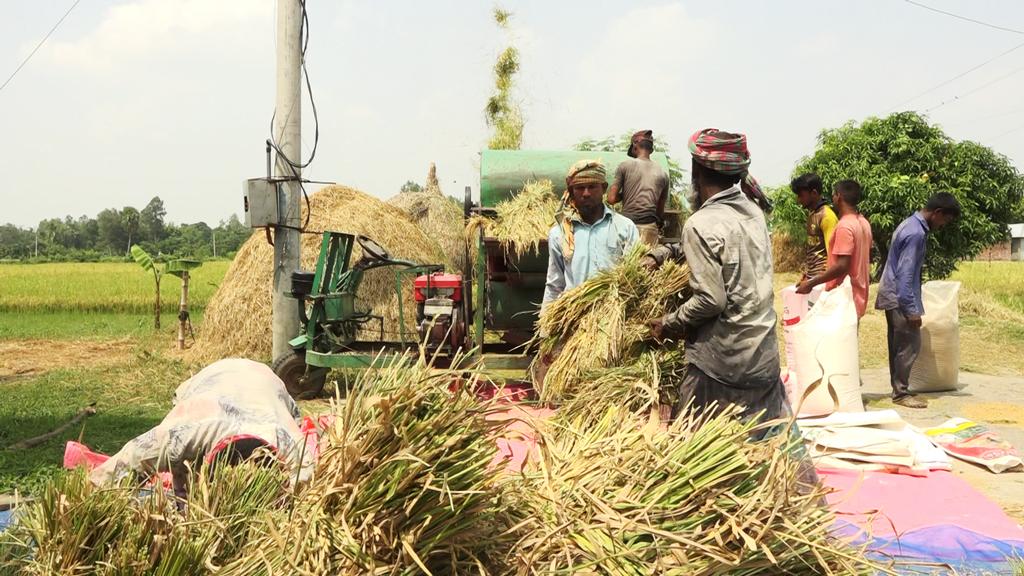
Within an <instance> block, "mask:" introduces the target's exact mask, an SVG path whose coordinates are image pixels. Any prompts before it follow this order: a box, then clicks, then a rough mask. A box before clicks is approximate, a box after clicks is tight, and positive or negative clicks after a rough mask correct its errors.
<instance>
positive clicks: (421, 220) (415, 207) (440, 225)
mask: <svg viewBox="0 0 1024 576" xmlns="http://www.w3.org/2000/svg"><path fill="white" fill-rule="evenodd" d="M388 204H390V205H392V206H394V207H396V208H398V209H399V210H401V211H403V212H405V213H406V214H408V215H409V217H410V218H411V219H412V221H413V222H415V223H416V225H417V226H418V227H419V229H420V230H422V231H423V233H424V234H425V235H426V236H427V237H428V238H431V239H433V240H434V241H436V242H437V243H438V244H440V246H441V250H442V251H443V252H444V257H445V265H446V266H447V267H448V269H449V270H450V271H453V272H462V270H463V269H464V268H463V267H464V265H465V262H466V238H465V235H464V233H463V226H464V223H463V215H462V207H461V206H460V205H459V204H458V203H457V202H456V201H455V199H453V198H450V197H448V196H444V195H442V194H441V192H440V190H438V191H437V192H429V191H424V192H403V193H401V194H398V195H396V196H393V197H391V198H390V199H389V200H388Z"/></svg>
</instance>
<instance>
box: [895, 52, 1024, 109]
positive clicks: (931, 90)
mask: <svg viewBox="0 0 1024 576" xmlns="http://www.w3.org/2000/svg"><path fill="white" fill-rule="evenodd" d="M1021 48H1024V42H1022V43H1020V44H1017V45H1016V46H1014V47H1012V48H1010V49H1009V50H1006V51H1004V52H1000V53H999V54H996V55H995V56H993V57H991V58H989V59H988V60H985V61H984V62H982V63H981V64H977V65H975V66H972V67H970V68H968V69H967V70H965V71H963V72H961V73H959V74H957V75H956V76H953V77H952V78H950V79H949V80H945V81H943V82H940V83H939V84H936V85H935V86H932V87H931V88H929V89H927V90H925V91H924V92H921V93H920V94H918V95H916V96H914V97H912V98H908V99H906V100H904V101H903V102H900V103H899V104H897V105H895V106H893V107H892V108H889V110H887V112H892V111H893V110H896V109H897V108H901V107H903V106H905V105H906V104H909V103H911V102H913V101H914V100H917V99H918V98H920V97H922V96H927V95H928V94H931V93H932V92H935V91H936V90H938V89H939V88H942V87H944V86H947V85H949V84H951V83H953V82H955V81H957V80H959V79H961V78H963V77H964V76H967V75H968V74H970V73H971V72H974V71H975V70H978V69H979V68H982V67H984V66H987V65H989V64H991V63H992V62H995V61H996V60H998V59H1000V58H1002V57H1003V56H1006V55H1007V54H1010V53H1012V52H1015V51H1017V50H1020V49H1021Z"/></svg>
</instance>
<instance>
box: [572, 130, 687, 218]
mask: <svg viewBox="0 0 1024 576" xmlns="http://www.w3.org/2000/svg"><path fill="white" fill-rule="evenodd" d="M632 138H633V133H632V132H626V133H624V134H621V135H619V136H607V137H605V138H601V139H594V138H588V139H586V140H581V141H580V142H578V143H577V144H576V145H575V146H573V149H574V150H579V151H581V152H625V151H626V150H629V144H630V141H631V139H632ZM654 150H655V151H657V152H664V153H665V156H668V178H669V194H670V196H671V197H672V200H673V203H674V205H676V206H679V207H685V206H686V201H685V198H686V191H687V190H688V189H689V186H690V181H689V179H688V178H687V177H686V171H685V170H684V169H683V167H682V165H680V164H679V162H678V161H677V160H676V159H674V158H673V157H672V155H671V154H670V153H669V149H668V143H667V142H665V141H664V140H663V139H661V138H660V137H658V136H655V137H654Z"/></svg>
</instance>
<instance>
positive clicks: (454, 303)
mask: <svg viewBox="0 0 1024 576" xmlns="http://www.w3.org/2000/svg"><path fill="white" fill-rule="evenodd" d="M413 297H414V298H415V300H416V326H417V328H418V331H419V336H420V342H422V343H423V344H424V345H426V347H427V348H429V349H431V350H438V349H446V350H447V351H448V352H454V351H455V350H457V349H458V348H459V347H460V346H461V345H462V342H463V339H464V338H465V335H466V326H465V320H464V318H463V311H462V275H461V274H447V273H445V272H434V273H433V274H424V275H423V276H417V277H416V279H415V280H414V281H413Z"/></svg>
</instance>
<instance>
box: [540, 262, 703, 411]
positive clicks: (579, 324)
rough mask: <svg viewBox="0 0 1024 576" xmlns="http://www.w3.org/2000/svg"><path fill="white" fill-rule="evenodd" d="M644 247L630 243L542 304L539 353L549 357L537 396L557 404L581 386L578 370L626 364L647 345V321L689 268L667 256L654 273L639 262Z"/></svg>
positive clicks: (665, 304) (681, 287)
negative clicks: (613, 261) (616, 258)
mask: <svg viewBox="0 0 1024 576" xmlns="http://www.w3.org/2000/svg"><path fill="white" fill-rule="evenodd" d="M646 253H647V248H646V246H644V245H642V244H637V245H635V246H633V248H631V249H630V250H629V251H628V252H627V253H626V254H625V255H624V256H623V258H622V260H621V261H620V262H619V264H618V265H616V266H614V267H612V268H608V269H605V270H602V271H600V272H598V273H597V274H596V275H594V276H593V277H592V278H589V279H588V280H587V281H585V282H583V283H582V284H580V285H579V286H576V287H575V288H573V289H571V290H568V291H566V292H565V293H563V294H562V295H561V296H559V297H558V298H557V299H556V300H554V301H553V302H551V303H550V304H548V305H547V307H546V308H545V309H544V312H543V313H542V314H541V317H540V320H539V321H538V326H537V327H538V330H537V334H538V337H537V341H538V344H539V350H540V354H539V355H538V357H542V356H544V355H551V356H552V358H553V362H552V364H551V366H550V367H549V369H548V371H547V375H546V376H545V377H544V384H543V386H542V387H541V390H540V399H541V400H542V401H544V402H547V403H554V404H557V403H560V402H562V401H563V400H564V399H566V398H569V397H572V396H575V395H576V393H577V388H578V387H580V386H585V385H586V384H585V383H584V378H583V376H584V374H586V373H588V372H594V371H595V370H598V369H601V368H608V367H612V366H622V365H628V364H631V363H632V362H633V361H635V360H636V359H638V358H639V357H640V356H641V355H642V354H644V353H645V352H646V351H647V350H648V346H647V345H645V343H644V341H645V339H646V337H647V335H648V333H649V328H648V322H650V321H651V320H654V319H657V318H659V317H661V316H662V315H663V314H664V313H665V312H666V311H667V310H669V309H670V306H672V305H674V303H675V299H676V297H677V295H679V294H680V293H684V292H685V291H686V289H687V287H688V286H689V279H690V271H689V268H688V267H687V266H685V265H679V264H676V263H675V262H672V261H669V262H666V263H665V264H664V265H662V266H661V267H660V268H658V270H656V271H655V272H653V273H652V272H648V271H647V270H646V269H645V268H644V267H643V265H642V261H643V258H644V256H645V255H646Z"/></svg>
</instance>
